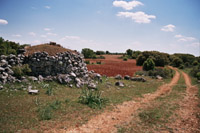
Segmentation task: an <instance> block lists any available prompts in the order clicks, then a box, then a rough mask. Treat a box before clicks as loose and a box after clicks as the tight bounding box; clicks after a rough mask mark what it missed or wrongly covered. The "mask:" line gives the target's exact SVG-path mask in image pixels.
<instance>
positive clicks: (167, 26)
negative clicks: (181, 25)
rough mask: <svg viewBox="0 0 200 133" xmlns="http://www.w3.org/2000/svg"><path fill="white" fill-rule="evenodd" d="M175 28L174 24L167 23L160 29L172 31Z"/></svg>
mask: <svg viewBox="0 0 200 133" xmlns="http://www.w3.org/2000/svg"><path fill="white" fill-rule="evenodd" d="M175 28H176V26H174V25H172V24H169V25H166V26H163V27H162V28H161V30H162V31H165V32H173V31H174V29H175Z"/></svg>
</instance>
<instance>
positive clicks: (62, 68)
mask: <svg viewBox="0 0 200 133" xmlns="http://www.w3.org/2000/svg"><path fill="white" fill-rule="evenodd" d="M23 64H28V65H29V67H30V68H31V70H32V72H31V74H30V75H31V76H29V78H30V79H32V80H34V81H38V80H39V81H53V80H56V81H58V82H59V83H61V84H68V85H69V86H73V84H74V85H76V87H81V86H83V85H87V86H88V88H91V89H95V88H96V84H95V83H94V80H98V81H101V75H100V74H97V73H94V72H93V71H88V70H87V66H86V64H85V62H84V59H83V55H82V54H80V53H78V52H77V53H71V52H63V53H58V54H56V55H55V56H50V55H49V54H48V53H47V52H35V53H34V54H32V55H30V56H24V55H23V54H19V55H9V56H5V55H1V56H0V83H1V84H5V83H7V82H23V81H26V80H24V79H25V78H24V77H23V78H22V79H17V78H16V77H14V76H13V74H14V72H13V71H12V69H11V68H12V66H15V65H19V66H20V65H23Z"/></svg>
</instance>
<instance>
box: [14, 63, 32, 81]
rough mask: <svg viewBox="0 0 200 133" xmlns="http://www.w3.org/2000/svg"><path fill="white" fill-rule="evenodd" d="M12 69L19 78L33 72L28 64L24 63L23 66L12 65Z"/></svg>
mask: <svg viewBox="0 0 200 133" xmlns="http://www.w3.org/2000/svg"><path fill="white" fill-rule="evenodd" d="M12 70H13V72H14V76H15V77H17V78H21V77H22V76H24V75H27V74H29V73H30V72H31V69H30V68H29V65H28V64H24V65H22V66H14V67H12Z"/></svg>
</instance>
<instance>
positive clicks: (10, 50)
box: [8, 49, 17, 55]
mask: <svg viewBox="0 0 200 133" xmlns="http://www.w3.org/2000/svg"><path fill="white" fill-rule="evenodd" d="M8 54H14V55H16V54H17V52H16V50H15V49H9V50H8Z"/></svg>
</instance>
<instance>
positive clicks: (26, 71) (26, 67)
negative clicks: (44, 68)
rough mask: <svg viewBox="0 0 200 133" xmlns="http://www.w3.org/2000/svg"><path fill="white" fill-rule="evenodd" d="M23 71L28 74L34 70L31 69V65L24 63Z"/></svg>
mask: <svg viewBox="0 0 200 133" xmlns="http://www.w3.org/2000/svg"><path fill="white" fill-rule="evenodd" d="M22 72H23V73H24V74H25V75H27V74H29V73H30V72H32V70H31V69H30V67H29V65H28V64H24V65H23V66H22Z"/></svg>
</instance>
